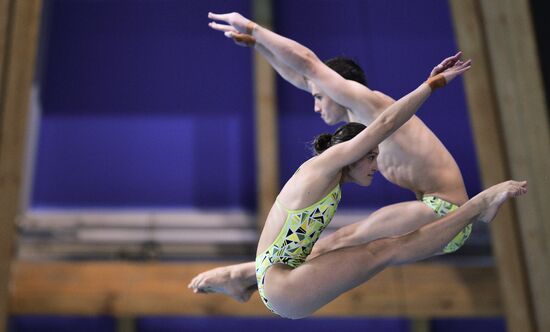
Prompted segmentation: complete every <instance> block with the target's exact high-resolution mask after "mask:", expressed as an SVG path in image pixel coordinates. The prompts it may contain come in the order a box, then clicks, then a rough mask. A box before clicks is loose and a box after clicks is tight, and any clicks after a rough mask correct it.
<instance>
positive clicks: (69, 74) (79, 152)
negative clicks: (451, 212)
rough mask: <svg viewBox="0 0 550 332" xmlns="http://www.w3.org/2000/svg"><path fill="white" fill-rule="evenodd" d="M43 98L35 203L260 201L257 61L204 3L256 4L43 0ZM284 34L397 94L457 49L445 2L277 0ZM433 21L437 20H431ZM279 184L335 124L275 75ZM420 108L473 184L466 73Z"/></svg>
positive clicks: (360, 201)
mask: <svg viewBox="0 0 550 332" xmlns="http://www.w3.org/2000/svg"><path fill="white" fill-rule="evenodd" d="M45 7H46V9H47V13H48V19H47V20H46V22H49V24H48V25H47V28H46V29H45V32H46V33H45V36H44V38H46V40H45V42H44V43H43V45H45V47H44V49H43V50H42V52H41V54H42V55H43V56H42V58H41V60H40V63H41V65H40V66H39V68H41V73H40V75H39V77H40V84H41V86H42V94H41V100H42V104H43V108H44V112H43V118H42V123H41V132H40V142H39V146H38V157H37V166H36V168H35V169H36V173H35V179H34V180H35V184H34V192H33V200H32V204H33V206H34V207H58V206H62V207H82V206H84V207H94V206H99V207H120V206H129V207H131V206H151V207H164V206H170V207H208V208H247V209H253V208H254V206H255V199H254V197H255V153H254V123H253V120H254V119H253V118H254V114H253V95H252V94H253V85H252V71H251V68H252V57H251V52H250V50H248V49H244V48H241V47H237V46H235V45H234V44H233V43H232V42H231V41H230V40H227V39H226V38H224V37H223V36H222V35H221V33H218V32H215V31H212V30H211V29H209V28H208V26H207V23H208V19H207V17H206V14H207V12H208V11H217V12H226V11H233V10H235V11H239V12H242V13H243V14H244V15H246V16H250V2H249V1H245V0H240V1H232V2H222V1H218V0H208V1H176V0H164V1H153V0H141V1H129V0H124V1H91V0H88V1H69V0H50V1H46V3H45ZM274 13H275V30H276V31H278V32H280V33H281V34H283V35H285V36H289V37H291V38H294V39H296V40H298V41H299V42H302V43H303V44H305V45H306V46H309V47H310V48H312V49H313V50H314V51H315V52H316V53H317V54H318V55H319V56H320V57H321V58H322V59H326V58H329V57H332V56H335V55H342V54H343V55H348V56H352V57H355V58H356V59H357V60H358V61H359V62H360V63H361V64H362V65H363V66H364V68H365V71H366V73H367V79H368V81H369V86H370V87H371V88H373V89H376V90H380V91H384V92H386V93H388V94H389V95H391V96H393V97H394V98H399V97H401V96H403V95H404V94H406V93H408V92H409V91H411V90H412V89H414V88H415V87H416V86H418V84H419V83H420V82H421V81H422V80H424V79H425V78H426V76H427V75H428V73H429V72H430V70H431V68H432V67H433V66H434V65H435V64H437V63H438V62H439V61H440V60H441V59H442V58H444V57H446V56H448V55H450V54H453V53H454V52H455V51H456V44H455V41H454V38H453V33H452V26H451V19H450V15H449V8H448V7H447V3H446V2H443V1H437V0H429V1H428V0H425V1H415V2H414V3H409V2H406V1H401V0H389V1H384V2H382V1H374V0H368V1H363V0H349V1H346V2H341V1H337V0H303V1H289V0H280V1H276V2H274ZM428 18H429V19H428ZM278 91H279V92H278V94H279V112H280V117H279V121H280V142H279V143H280V149H281V158H280V160H281V165H280V166H281V170H282V172H281V182H284V181H286V180H287V179H288V178H289V177H290V176H291V175H292V173H293V172H294V171H295V170H296V168H297V167H298V166H299V165H300V163H302V162H303V161H304V160H305V159H306V158H308V157H309V156H310V152H309V147H308V143H309V142H310V141H311V140H312V138H313V137H314V136H316V135H317V134H319V133H321V132H326V131H332V130H333V128H329V127H327V126H326V125H325V124H323V122H322V121H321V120H320V119H319V116H318V115H316V114H315V113H314V112H313V111H312V109H313V99H312V97H311V96H308V95H307V94H306V93H304V92H302V91H299V90H297V89H295V88H294V87H292V86H290V85H289V84H287V83H285V82H282V81H281V80H279V81H278ZM419 115H420V117H421V118H422V119H423V120H424V121H425V122H426V123H427V124H428V125H429V127H430V128H432V130H433V131H434V132H435V133H436V134H437V135H438V136H439V137H440V138H441V140H442V141H443V143H444V144H445V145H446V146H447V147H448V148H449V150H450V151H451V153H452V154H453V155H454V156H455V158H456V159H457V162H458V163H459V166H460V167H461V169H462V171H463V173H464V177H465V181H466V185H467V188H468V189H469V192H470V193H471V194H473V193H476V192H477V191H479V176H478V172H477V166H476V161H475V155H474V147H473V143H472V139H471V131H470V128H469V125H468V115H467V110H466V104H465V100H464V91H463V88H462V85H461V81H460V80H458V82H453V84H451V85H450V86H449V87H447V88H445V89H444V90H442V91H438V92H437V93H436V94H435V95H434V96H433V97H431V98H430V100H428V102H427V103H426V104H425V106H424V107H423V108H422V110H421V111H420V112H419ZM348 187H349V188H346V189H345V191H344V197H345V199H344V200H343V206H344V207H351V208H376V207H380V206H383V205H386V204H389V203H392V202H399V201H403V200H409V199H413V198H414V197H413V195H412V194H411V193H410V192H408V191H405V190H402V189H400V188H397V187H395V186H392V185H388V184H387V183H386V181H385V180H384V179H383V178H382V177H381V176H378V177H377V178H376V179H375V181H374V183H373V186H372V188H370V189H369V190H365V189H362V188H360V187H358V186H355V185H350V186H348Z"/></svg>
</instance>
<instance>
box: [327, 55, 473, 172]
mask: <svg viewBox="0 0 550 332" xmlns="http://www.w3.org/2000/svg"><path fill="white" fill-rule="evenodd" d="M470 67H471V61H470V60H468V61H466V62H462V61H460V60H459V61H456V62H455V63H454V64H453V65H452V66H451V65H447V66H446V67H445V68H444V69H442V70H441V71H440V72H439V73H438V74H436V75H435V76H431V77H430V78H429V79H428V80H427V81H426V82H424V83H422V84H421V85H420V86H419V87H418V88H416V89H415V90H414V91H412V92H411V93H409V94H408V95H406V96H404V97H403V98H401V99H399V100H398V101H397V102H395V103H394V104H392V105H391V106H390V107H388V108H387V109H386V110H384V112H382V114H380V116H379V117H377V118H376V120H374V122H373V123H372V124H371V125H370V126H368V127H367V128H366V129H365V130H363V131H362V132H361V133H360V134H358V135H357V136H356V137H354V138H353V139H351V140H349V141H347V142H344V143H341V144H337V145H335V146H334V147H332V148H330V149H328V150H327V151H325V152H324V153H322V154H321V155H320V156H319V158H318V159H317V162H318V163H324V166H323V167H319V169H323V170H326V171H327V172H329V174H332V173H333V172H334V173H336V172H339V171H340V169H341V168H342V167H344V166H346V165H350V164H352V163H353V162H355V161H357V160H359V159H361V158H362V157H363V156H365V155H366V154H367V153H368V152H369V151H371V150H373V149H374V148H375V147H376V146H378V145H379V144H380V143H381V142H382V141H383V140H384V139H386V138H387V137H388V136H390V135H391V134H393V133H394V132H395V131H396V130H397V129H398V128H399V127H401V126H402V125H403V124H404V123H405V122H407V121H408V120H409V119H410V118H411V117H412V116H413V115H414V114H415V113H416V111H417V110H418V108H419V107H420V106H421V105H422V104H423V103H424V101H425V100H426V99H427V98H428V96H429V95H430V94H431V93H432V91H433V90H435V89H437V88H440V87H443V86H444V85H445V84H447V83H449V82H450V81H452V80H453V79H454V78H455V77H457V76H458V75H460V74H462V73H464V72H465V71H467V70H468V69H470ZM432 73H433V71H432Z"/></svg>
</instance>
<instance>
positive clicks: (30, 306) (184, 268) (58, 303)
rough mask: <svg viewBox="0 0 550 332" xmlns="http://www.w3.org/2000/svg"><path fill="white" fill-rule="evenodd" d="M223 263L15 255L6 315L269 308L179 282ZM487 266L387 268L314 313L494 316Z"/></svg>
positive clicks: (497, 310)
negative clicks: (201, 291)
mask: <svg viewBox="0 0 550 332" xmlns="http://www.w3.org/2000/svg"><path fill="white" fill-rule="evenodd" d="M221 264H227V263H217V264H216V263H128V262H25V261H18V262H15V264H14V266H13V270H12V271H13V273H12V285H11V293H10V299H9V310H10V313H11V314H79V315H98V314H107V315H113V316H139V315H158V314H164V315H231V316H264V315H271V314H270V313H269V311H268V310H267V309H266V308H265V307H264V305H263V304H262V303H261V301H260V299H259V297H258V295H257V293H256V294H255V295H254V296H253V297H252V299H251V300H250V301H249V302H247V303H244V304H241V303H238V302H236V301H234V300H232V299H230V298H227V297H225V296H222V295H213V294H210V295H200V294H194V293H193V292H191V291H190V290H189V289H187V284H188V282H189V281H190V280H191V278H192V277H193V276H194V275H196V274H197V273H199V272H202V271H204V270H207V269H210V268H213V267H215V266H219V265H221ZM497 284H498V283H497V276H496V273H495V269H494V268H491V267H456V266H450V265H441V264H433V263H430V264H416V265H409V266H403V267H394V268H389V269H387V270H385V271H384V272H382V273H381V274H379V275H378V276H376V277H375V278H373V279H372V280H370V281H369V282H368V283H366V284H364V285H363V286H361V287H358V288H356V289H354V290H352V291H350V292H348V293H346V294H344V295H342V296H340V297H339V298H338V299H336V300H335V301H333V302H332V303H331V304H329V305H327V306H326V307H324V308H323V309H321V310H320V311H319V312H318V313H317V315H319V316H408V317H413V318H421V317H437V316H445V317H449V316H478V317H479V316H496V315H501V314H502V308H501V304H500V296H499V292H498V287H497Z"/></svg>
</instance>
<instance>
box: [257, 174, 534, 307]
mask: <svg viewBox="0 0 550 332" xmlns="http://www.w3.org/2000/svg"><path fill="white" fill-rule="evenodd" d="M526 190H527V189H526V183H525V182H515V181H508V182H504V183H501V184H498V185H496V186H493V187H491V188H489V189H487V190H485V191H483V192H482V193H480V194H479V195H477V196H476V197H474V198H472V199H471V200H470V201H468V202H467V203H466V204H464V206H462V207H461V208H459V209H458V210H456V211H455V212H453V213H451V214H449V215H447V216H445V217H443V218H441V219H439V220H437V221H435V222H433V223H431V224H428V225H426V226H423V227H421V228H420V229H418V230H416V231H414V232H412V233H409V234H407V235H404V236H400V237H394V238H383V239H379V240H375V241H373V242H370V243H367V244H362V245H358V246H353V247H347V248H341V249H337V250H334V251H330V252H327V253H326V254H323V255H320V256H318V257H317V258H314V259H312V260H310V261H308V262H306V263H305V264H303V265H301V266H299V267H298V268H296V269H290V268H289V267H288V266H285V265H281V264H278V265H274V266H272V267H271V268H270V269H269V270H268V271H267V273H266V279H265V294H266V296H267V297H268V299H269V302H270V304H271V306H272V307H273V308H274V309H275V310H276V311H277V312H278V313H279V314H280V315H281V316H284V317H288V318H302V317H306V316H309V315H310V314H312V313H313V312H315V311H316V310H318V309H319V308H321V307H322V306H324V305H325V304H327V303H329V302H330V301H332V300H333V299H335V298H336V297H337V296H339V295H340V294H342V293H344V292H346V291H348V290H350V289H352V288H355V287H357V286H358V285H360V284H362V283H363V282H365V281H367V280H369V279H370V278H371V277H372V276H374V275H375V274H377V273H378V272H380V271H381V270H383V269H384V268H385V267H387V266H389V265H396V264H403V263H408V262H413V261H417V260H420V259H424V258H426V257H429V256H431V255H434V254H436V253H438V252H439V251H440V250H441V249H442V248H443V247H444V246H445V245H446V244H447V243H448V242H449V241H450V240H451V239H452V238H453V237H454V236H455V234H457V233H458V232H459V231H460V230H461V229H462V228H464V227H465V226H466V225H467V224H469V223H471V222H472V221H474V220H481V221H485V222H489V221H491V220H492V219H493V218H494V216H495V215H496V212H497V210H498V208H499V206H500V205H501V204H502V203H503V202H504V201H505V200H506V199H507V198H509V197H515V196H519V195H522V194H524V193H525V192H526Z"/></svg>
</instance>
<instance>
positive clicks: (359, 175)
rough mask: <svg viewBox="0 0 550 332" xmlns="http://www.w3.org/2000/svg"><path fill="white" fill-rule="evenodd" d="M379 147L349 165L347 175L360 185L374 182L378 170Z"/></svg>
mask: <svg viewBox="0 0 550 332" xmlns="http://www.w3.org/2000/svg"><path fill="white" fill-rule="evenodd" d="M378 153H379V151H378V147H377V148H375V149H374V150H372V151H370V152H369V153H367V154H366V155H365V156H364V157H363V158H361V159H359V160H358V161H356V162H354V163H353V164H351V165H349V166H348V167H347V177H348V178H349V180H350V181H352V182H355V183H357V184H358V185H360V186H369V185H370V184H371V183H372V178H373V176H374V173H376V171H378V165H377V164H376V158H377V157H378Z"/></svg>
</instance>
